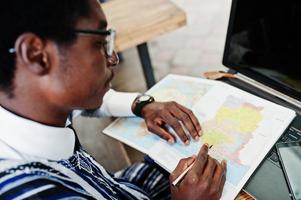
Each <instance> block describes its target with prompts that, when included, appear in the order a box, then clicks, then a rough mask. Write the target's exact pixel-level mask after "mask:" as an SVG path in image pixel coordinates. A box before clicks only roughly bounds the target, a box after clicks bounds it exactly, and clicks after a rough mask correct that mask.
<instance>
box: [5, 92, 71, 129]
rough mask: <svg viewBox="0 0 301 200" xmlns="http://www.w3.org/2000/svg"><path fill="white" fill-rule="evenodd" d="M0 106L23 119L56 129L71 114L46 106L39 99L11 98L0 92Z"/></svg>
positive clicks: (62, 124)
mask: <svg viewBox="0 0 301 200" xmlns="http://www.w3.org/2000/svg"><path fill="white" fill-rule="evenodd" d="M0 105H1V106H2V107H4V108H5V109H7V110H9V111H11V112H13V113H15V114H17V115H20V116H22V117H24V118H27V119H30V120H33V121H36V122H39V123H42V124H46V125H50V126H57V127H64V126H65V124H66V120H67V117H68V114H69V113H70V112H71V111H68V110H62V109H58V108H56V107H55V106H51V105H47V104H45V101H43V100H41V99H28V98H26V96H24V97H23V98H18V96H14V97H12V98H11V97H10V96H8V95H6V94H4V93H2V92H0Z"/></svg>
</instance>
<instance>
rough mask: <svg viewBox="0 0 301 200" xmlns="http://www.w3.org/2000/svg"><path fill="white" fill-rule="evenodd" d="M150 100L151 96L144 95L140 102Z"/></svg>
mask: <svg viewBox="0 0 301 200" xmlns="http://www.w3.org/2000/svg"><path fill="white" fill-rule="evenodd" d="M150 98H151V96H148V95H142V96H140V97H139V101H148V100H149V99H150Z"/></svg>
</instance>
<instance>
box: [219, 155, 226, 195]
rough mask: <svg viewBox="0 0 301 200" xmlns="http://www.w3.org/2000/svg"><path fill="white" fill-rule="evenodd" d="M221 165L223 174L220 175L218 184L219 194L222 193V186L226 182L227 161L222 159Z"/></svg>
mask: <svg viewBox="0 0 301 200" xmlns="http://www.w3.org/2000/svg"><path fill="white" fill-rule="evenodd" d="M222 165H223V167H224V175H223V176H222V179H221V182H220V185H219V196H221V195H222V193H223V188H224V186H225V183H226V174H227V162H226V161H222Z"/></svg>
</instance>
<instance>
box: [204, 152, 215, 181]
mask: <svg viewBox="0 0 301 200" xmlns="http://www.w3.org/2000/svg"><path fill="white" fill-rule="evenodd" d="M216 166H217V161H216V160H215V159H213V158H212V157H211V156H208V159H207V164H206V166H205V168H204V172H203V176H204V177H205V179H206V180H212V179H213V176H214V172H215V168H216Z"/></svg>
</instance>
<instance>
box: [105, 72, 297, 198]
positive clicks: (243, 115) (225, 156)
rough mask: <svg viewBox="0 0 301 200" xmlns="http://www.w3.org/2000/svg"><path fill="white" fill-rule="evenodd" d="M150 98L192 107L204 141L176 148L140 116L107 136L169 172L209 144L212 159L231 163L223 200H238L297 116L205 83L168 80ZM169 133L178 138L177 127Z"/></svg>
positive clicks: (115, 124)
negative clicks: (142, 154)
mask: <svg viewBox="0 0 301 200" xmlns="http://www.w3.org/2000/svg"><path fill="white" fill-rule="evenodd" d="M147 93H148V94H151V95H153V96H154V97H155V99H156V100H157V101H177V102H178V103H180V104H182V105H184V106H186V107H188V108H190V109H191V110H192V111H193V112H194V114H195V115H196V116H197V118H198V119H199V121H200V123H201V126H202V130H203V135H202V137H201V139H200V140H199V141H194V140H191V143H190V145H188V146H185V145H184V144H182V142H181V141H180V139H179V138H177V142H176V143H175V144H173V145H170V144H168V143H167V142H165V141H164V140H162V139H161V138H159V137H158V136H157V135H155V134H154V133H150V132H149V131H148V130H147V127H146V125H145V123H144V120H142V119H140V118H135V117H132V118H119V119H117V120H116V121H115V122H113V123H112V124H111V125H110V126H109V127H107V128H106V129H105V130H104V133H105V134H107V135H109V136H111V137H114V138H116V139H118V140H120V141H122V142H124V143H126V144H128V145H130V146H132V147H134V148H136V149H138V150H140V151H142V152H143V153H146V154H148V155H149V156H151V157H152V158H153V159H154V160H155V161H156V162H157V163H158V164H159V165H161V166H162V167H163V168H165V169H166V170H167V171H169V172H171V171H173V169H174V168H175V167H176V165H177V163H178V161H179V160H180V159H182V158H184V157H188V156H191V155H194V154H197V153H198V151H199V149H200V147H201V146H202V145H203V144H204V143H208V144H209V145H213V147H212V148H211V149H210V151H209V154H210V155H211V156H212V157H214V158H216V159H217V160H220V161H221V160H227V176H226V179H227V180H226V184H225V188H224V192H223V196H222V199H234V198H235V196H236V195H237V194H238V192H239V191H240V190H241V188H242V187H243V185H244V184H245V183H246V181H247V180H248V178H249V177H250V176H251V174H252V173H253V171H254V170H255V169H256V167H257V166H258V165H259V163H260V162H261V161H262V159H263V158H264V157H265V155H266V154H267V153H268V151H269V150H270V149H271V147H272V146H273V144H274V143H275V142H276V141H277V139H278V138H279V137H280V135H281V134H282V133H283V131H284V130H285V129H286V127H287V126H288V125H289V124H290V122H291V121H292V120H293V118H294V117H295V113H294V111H292V110H289V109H287V108H284V107H281V106H279V105H276V104H274V103H271V102H268V101H266V100H263V99H261V98H258V97H256V96H254V95H251V94H249V93H246V92H244V91H242V90H239V89H237V88H234V87H232V86H229V85H227V84H224V83H222V82H218V81H210V80H204V79H201V78H193V77H187V76H179V75H168V76H167V77H165V78H164V79H163V80H161V81H160V82H159V83H157V84H156V85H155V86H154V87H153V88H151V89H150V90H149V91H148V92H147ZM271 124H273V126H272V127H271ZM169 130H170V132H172V133H173V134H174V135H175V136H176V134H175V132H174V131H173V130H172V128H169Z"/></svg>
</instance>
